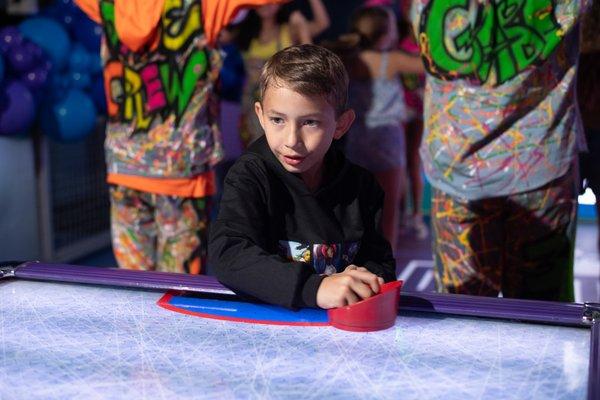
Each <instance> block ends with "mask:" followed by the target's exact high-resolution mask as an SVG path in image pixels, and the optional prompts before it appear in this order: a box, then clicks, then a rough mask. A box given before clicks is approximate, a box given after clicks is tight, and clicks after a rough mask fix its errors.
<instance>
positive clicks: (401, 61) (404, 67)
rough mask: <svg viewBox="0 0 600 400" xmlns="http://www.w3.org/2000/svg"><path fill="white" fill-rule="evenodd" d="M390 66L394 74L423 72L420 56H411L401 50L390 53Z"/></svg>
mask: <svg viewBox="0 0 600 400" xmlns="http://www.w3.org/2000/svg"><path fill="white" fill-rule="evenodd" d="M390 68H391V70H392V71H393V74H394V75H397V74H424V73H425V65H424V64H423V60H421V57H420V56H413V55H410V54H407V53H404V52H401V51H394V52H392V53H390Z"/></svg>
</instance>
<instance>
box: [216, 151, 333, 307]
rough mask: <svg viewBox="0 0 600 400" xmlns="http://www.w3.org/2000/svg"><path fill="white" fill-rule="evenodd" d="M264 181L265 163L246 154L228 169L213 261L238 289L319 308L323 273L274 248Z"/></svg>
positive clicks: (264, 298)
mask: <svg viewBox="0 0 600 400" xmlns="http://www.w3.org/2000/svg"><path fill="white" fill-rule="evenodd" d="M264 182H268V176H267V172H266V170H264V167H263V166H261V165H260V163H259V162H258V161H255V160H248V159H247V158H246V159H244V156H242V158H241V159H240V160H239V161H238V162H237V163H236V164H235V165H234V166H233V167H232V168H231V170H230V172H229V173H228V174H227V177H226V178H225V183H224V189H223V197H222V200H221V203H220V209H219V215H218V217H217V220H216V221H215V222H214V223H213V224H212V226H211V232H210V242H209V257H210V260H211V261H210V262H211V265H212V266H213V267H214V268H215V270H216V275H217V278H218V279H219V281H220V282H221V283H223V284H224V285H226V286H228V287H230V288H231V289H233V290H234V291H236V292H239V293H241V294H245V295H248V296H251V297H253V298H256V299H259V300H262V301H265V302H267V303H271V304H277V305H281V306H284V307H288V308H298V307H316V305H317V304H316V297H317V290H318V288H319V285H320V284H321V281H322V279H323V277H321V276H319V275H317V274H315V273H314V270H312V269H311V268H310V267H309V266H307V265H306V264H305V263H301V262H293V261H287V260H285V259H283V258H282V257H280V256H279V255H277V254H273V253H271V252H270V251H269V249H270V247H271V246H269V243H267V240H268V234H269V233H268V225H267V223H268V218H269V216H268V212H267V196H268V194H267V191H268V188H267V187H266V185H265V183H264Z"/></svg>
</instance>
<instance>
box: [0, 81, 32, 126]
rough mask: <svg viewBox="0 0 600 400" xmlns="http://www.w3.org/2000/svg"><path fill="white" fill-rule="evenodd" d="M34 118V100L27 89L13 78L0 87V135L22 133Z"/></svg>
mask: <svg viewBox="0 0 600 400" xmlns="http://www.w3.org/2000/svg"><path fill="white" fill-rule="evenodd" d="M34 119H35V102H34V99H33V96H32V94H31V92H30V91H29V89H27V87H26V86H25V85H23V84H22V83H21V82H19V81H16V80H13V81H10V82H8V83H7V84H6V85H4V87H2V88H0V135H9V136H16V135H23V134H26V133H27V132H29V128H30V127H31V124H32V123H33V121H34Z"/></svg>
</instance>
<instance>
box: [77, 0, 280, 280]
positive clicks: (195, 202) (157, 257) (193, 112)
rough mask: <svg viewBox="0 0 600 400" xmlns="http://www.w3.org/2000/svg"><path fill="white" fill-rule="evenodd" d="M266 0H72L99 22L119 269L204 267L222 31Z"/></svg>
mask: <svg viewBox="0 0 600 400" xmlns="http://www.w3.org/2000/svg"><path fill="white" fill-rule="evenodd" d="M273 2H275V1H269V0H156V1H144V0H127V1H125V0H102V1H98V0H76V3H77V4H78V5H79V7H80V8H81V9H82V10H83V11H84V12H85V13H86V14H87V15H88V16H89V17H90V18H92V19H93V20H94V21H96V22H97V23H99V24H100V25H101V26H102V28H103V30H104V34H103V38H102V48H101V56H102V62H103V67H104V80H105V89H106V96H107V104H108V121H107V126H106V142H105V149H106V164H107V168H108V178H107V180H108V183H109V184H110V185H111V186H110V200H111V233H112V244H113V250H114V254H115V257H116V259H117V262H118V264H119V266H120V267H121V268H130V269H143V270H157V271H168V272H189V273H193V274H198V273H201V272H202V271H203V268H204V267H205V266H204V261H203V259H204V258H205V255H206V241H207V238H206V235H207V228H208V227H207V225H208V215H209V199H210V196H211V195H212V194H214V191H215V182H214V180H215V177H214V171H213V168H214V166H215V164H216V163H217V162H218V161H219V160H220V159H221V157H222V151H221V144H220V139H219V130H218V128H217V121H218V119H217V117H218V116H217V111H218V107H217V102H216V101H215V97H214V94H213V88H214V84H215V81H216V79H217V76H218V71H219V69H220V67H221V56H220V53H219V51H218V50H217V49H216V48H215V42H216V39H217V37H218V34H219V31H220V30H221V28H222V27H223V26H225V25H226V24H227V23H228V22H229V21H230V20H231V19H232V18H233V17H234V16H235V14H236V13H237V12H238V10H240V9H241V8H242V7H246V6H259V5H264V4H267V3H273Z"/></svg>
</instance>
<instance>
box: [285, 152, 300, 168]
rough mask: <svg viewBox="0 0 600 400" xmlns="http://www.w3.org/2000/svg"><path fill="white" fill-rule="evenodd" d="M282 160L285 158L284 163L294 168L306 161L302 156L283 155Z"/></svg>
mask: <svg viewBox="0 0 600 400" xmlns="http://www.w3.org/2000/svg"><path fill="white" fill-rule="evenodd" d="M282 158H283V161H284V162H285V163H286V164H287V165H290V166H292V167H294V166H296V165H298V164H300V163H301V162H302V161H304V158H305V157H302V156H283V155H282Z"/></svg>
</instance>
